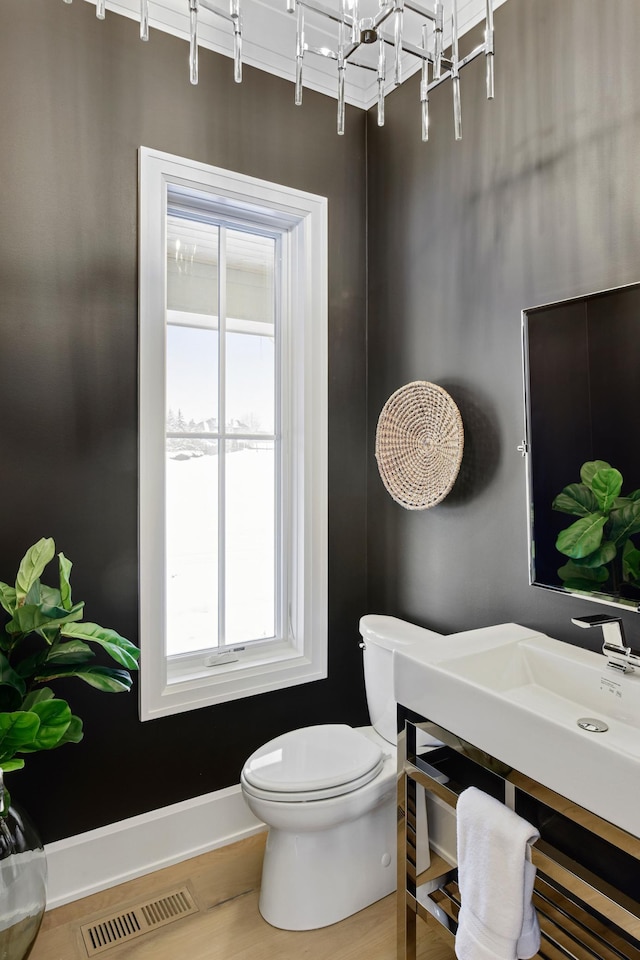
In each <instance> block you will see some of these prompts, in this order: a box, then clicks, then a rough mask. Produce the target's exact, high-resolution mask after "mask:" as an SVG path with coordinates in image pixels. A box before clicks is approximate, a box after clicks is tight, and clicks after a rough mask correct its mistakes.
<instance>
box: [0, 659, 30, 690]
mask: <svg viewBox="0 0 640 960" xmlns="http://www.w3.org/2000/svg"><path fill="white" fill-rule="evenodd" d="M0 684H3V685H6V686H9V687H13V688H14V690H16V691H17V692H18V693H19V694H20V699H22V697H24V694H25V691H26V685H25V682H24V680H23V679H22V677H21V676H20V675H19V674H17V673H16V671H15V670H14V669H13V667H12V666H11V664H10V663H9V661H8V659H7V658H6V657H5V655H4V654H3V653H0Z"/></svg>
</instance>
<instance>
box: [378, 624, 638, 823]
mask: <svg viewBox="0 0 640 960" xmlns="http://www.w3.org/2000/svg"><path fill="white" fill-rule="evenodd" d="M443 641H446V642H443ZM394 658H395V679H394V683H395V696H396V700H397V701H398V702H399V703H401V704H403V705H404V706H405V707H408V708H409V709H411V710H415V711H416V712H417V713H419V714H421V715H422V716H424V717H425V718H427V719H429V720H433V721H434V722H435V723H438V724H440V725H441V726H443V727H445V728H446V729H447V730H449V731H451V732H452V733H454V734H456V735H457V736H459V737H461V738H462V739H464V740H467V741H469V742H470V743H472V744H474V745H475V746H477V747H480V748H481V749H483V750H486V751H487V752H488V753H490V754H492V755H493V756H495V757H497V758H498V759H499V760H502V761H503V762H504V763H506V764H508V765H509V766H511V767H513V768H514V769H516V770H518V771H520V772H521V773H524V774H526V775H527V776H529V777H532V778H533V779H535V780H537V781H538V782H540V783H542V784H544V785H545V786H547V787H549V788H550V789H552V790H555V791H556V792H557V793H560V794H562V795H563V796H565V797H567V798H569V799H570V800H573V801H574V802H576V803H578V804H580V805H581V806H583V807H586V808H587V809H588V810H592V811H593V812H594V813H596V814H598V815H599V816H601V817H603V818H604V819H606V820H609V821H611V822H612V823H615V824H616V825H617V826H619V827H622V828H623V829H625V830H628V831H629V832H630V833H632V834H633V835H634V836H640V817H639V815H638V805H637V796H636V791H635V786H634V785H635V784H637V783H638V777H639V776H640V673H635V674H629V675H619V674H618V673H616V672H614V671H611V670H609V669H607V666H606V660H605V658H604V657H603V656H602V655H601V654H598V653H592V652H591V651H588V650H583V649H581V648H579V647H573V646H571V645H570V644H567V643H562V642H560V641H558V640H554V639H553V638H551V637H547V636H545V635H544V634H541V633H538V632H536V631H531V630H527V628H525V627H521V626H519V625H518V624H501V625H499V626H496V627H487V628H483V629H482V630H471V631H466V632H464V633H458V634H452V635H451V636H449V637H446V638H442V637H440V638H438V640H437V641H432V642H430V640H429V637H428V634H427V636H426V637H425V640H424V642H423V643H420V644H417V645H414V646H412V647H408V648H406V649H404V650H402V651H397V652H396V653H395V654H394ZM583 718H594V719H597V720H599V721H602V722H603V723H604V724H606V725H607V727H608V729H607V730H606V731H605V732H602V733H597V732H591V731H589V730H584V729H581V728H580V727H579V726H578V720H580V719H583Z"/></svg>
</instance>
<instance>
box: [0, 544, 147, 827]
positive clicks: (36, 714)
mask: <svg viewBox="0 0 640 960" xmlns="http://www.w3.org/2000/svg"><path fill="white" fill-rule="evenodd" d="M54 555H55V544H54V541H53V540H52V539H51V538H43V539H42V540H39V541H38V542H37V543H35V544H34V545H33V546H32V547H30V548H29V550H27V552H26V554H25V555H24V557H23V559H22V562H21V563H20V567H19V569H18V573H17V576H16V581H15V586H11V585H10V584H8V583H2V582H0V606H2V608H3V609H4V611H5V612H6V614H7V616H8V620H7V622H6V623H5V624H4V627H0V772H4V773H8V772H10V771H13V770H20V769H21V768H22V767H23V766H24V763H25V761H24V757H25V756H28V755H29V754H31V753H35V752H37V751H39V750H52V749H54V748H55V747H60V746H62V744H64V743H78V742H79V741H80V740H82V736H83V733H82V721H81V720H80V718H79V717H76V716H74V715H73V714H72V712H71V708H70V707H69V704H68V703H67V702H66V700H62V699H61V698H59V697H57V696H56V695H55V693H54V691H53V690H52V689H51V687H50V686H49V684H50V683H52V682H53V681H55V680H58V679H61V678H66V677H78V678H79V679H80V680H83V681H84V682H85V683H88V684H89V685H90V686H92V687H95V688H96V689H97V690H101V691H103V692H105V693H122V692H124V691H127V690H129V689H130V688H131V682H132V681H131V674H130V673H129V671H130V670H137V668H138V657H139V653H140V651H139V650H138V648H137V647H136V646H135V645H134V644H133V643H131V642H130V641H129V640H126V639H125V638H124V637H121V636H120V634H119V633H116V631H115V630H110V629H108V628H105V627H101V626H99V625H98V624H97V623H89V622H87V621H83V619H82V616H83V612H84V602H83V601H77V602H75V603H74V602H73V601H72V598H71V582H70V575H71V567H72V564H71V561H70V560H68V559H67V558H66V557H65V555H64V554H63V553H59V554H58V577H57V580H58V582H57V584H56V586H55V587H50V586H46V585H45V584H44V583H42V582H41V580H40V577H41V575H42V573H43V572H44V569H45V567H46V566H47V565H48V564H49V563H50V562H51V561H52V560H53V558H54ZM96 648H98V649H99V650H100V651H102V652H103V653H104V654H107V656H108V657H109V658H110V659H111V660H112V661H114V662H115V664H117V666H115V667H113V666H102V665H99V664H95V663H94V662H93V660H94V658H95V649H96ZM9 800H10V798H9V796H8V793H7V791H6V788H5V790H4V796H2V791H0V816H2V815H6V812H7V811H8V809H9Z"/></svg>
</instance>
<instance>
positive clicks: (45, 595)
mask: <svg viewBox="0 0 640 960" xmlns="http://www.w3.org/2000/svg"><path fill="white" fill-rule="evenodd" d="M40 600H41V602H42V603H43V604H44V605H45V606H46V607H61V606H62V597H61V596H60V591H59V590H57V589H56V588H55V587H48V586H47V585H46V583H41V584H40Z"/></svg>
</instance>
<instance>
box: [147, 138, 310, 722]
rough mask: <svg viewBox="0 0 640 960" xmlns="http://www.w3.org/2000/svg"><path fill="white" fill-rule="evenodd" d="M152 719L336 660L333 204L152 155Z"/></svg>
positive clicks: (282, 681)
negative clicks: (330, 647)
mask: <svg viewBox="0 0 640 960" xmlns="http://www.w3.org/2000/svg"><path fill="white" fill-rule="evenodd" d="M139 229H140V638H141V640H140V642H141V647H142V658H141V664H142V665H141V718H142V719H143V720H147V719H151V718H153V717H156V716H163V715H166V714H170V713H176V712H180V711H184V710H192V709H195V708H197V707H201V706H206V705H208V704H213V703H218V702H222V701H225V700H231V699H236V698H238V697H244V696H250V695H253V694H256V693H260V692H263V691H266V690H273V689H278V688H281V687H286V686H291V685H293V684H298V683H305V682H308V681H311V680H318V679H321V678H323V677H325V676H326V660H327V653H326V647H327V561H326V550H327V414H326V408H327V397H326V392H327V202H326V199H325V198H323V197H317V196H314V195H311V194H307V193H302V192H300V191H297V190H292V189H289V188H287V187H282V186H279V185H276V184H271V183H267V182H265V181H261V180H256V179H253V178H250V177H244V176H240V175H239V174H236V173H232V172H229V171H225V170H219V169H217V168H214V167H209V166H206V165H204V164H199V163H195V162H192V161H188V160H184V159H181V158H178V157H173V156H169V155H167V154H163V153H159V152H157V151H154V150H149V149H146V148H141V150H140V223H139Z"/></svg>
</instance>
